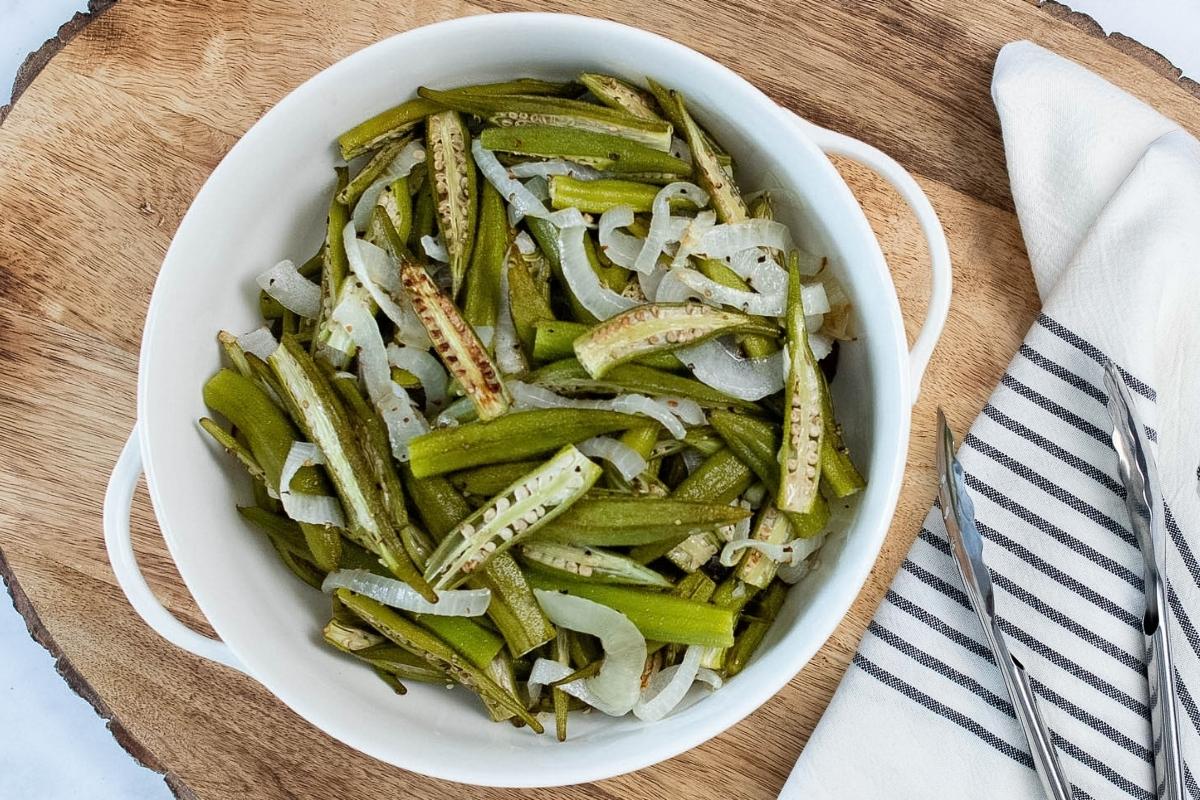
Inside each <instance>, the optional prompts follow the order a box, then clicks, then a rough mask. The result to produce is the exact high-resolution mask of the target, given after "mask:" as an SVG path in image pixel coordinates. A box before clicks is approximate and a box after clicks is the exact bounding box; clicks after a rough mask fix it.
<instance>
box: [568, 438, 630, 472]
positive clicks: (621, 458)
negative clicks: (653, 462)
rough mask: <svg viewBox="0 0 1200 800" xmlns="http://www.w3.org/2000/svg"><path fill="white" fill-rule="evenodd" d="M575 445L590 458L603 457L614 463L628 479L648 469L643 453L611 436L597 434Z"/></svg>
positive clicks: (618, 470)
mask: <svg viewBox="0 0 1200 800" xmlns="http://www.w3.org/2000/svg"><path fill="white" fill-rule="evenodd" d="M575 447H576V448H577V449H578V450H579V452H581V453H583V454H584V455H585V456H587V457H588V458H602V459H604V460H605V461H607V462H608V463H610V464H612V465H613V467H614V468H616V470H617V472H619V473H621V477H622V478H624V479H625V480H627V481H631V480H633V479H634V478H636V477H637V476H638V475H641V474H642V472H644V471H645V469H646V459H644V458H642V454H641V453H639V452H638V451H636V450H634V449H633V448H632V447H630V446H629V445H627V444H625V443H624V442H622V441H621V440H619V439H614V438H612V437H611V436H596V437H594V438H591V439H588V440H587V441H585V442H580V443H579V444H577V445H575Z"/></svg>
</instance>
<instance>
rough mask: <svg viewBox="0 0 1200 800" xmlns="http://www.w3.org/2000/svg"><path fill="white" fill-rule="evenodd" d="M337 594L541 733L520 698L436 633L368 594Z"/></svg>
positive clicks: (411, 649) (391, 636)
mask: <svg viewBox="0 0 1200 800" xmlns="http://www.w3.org/2000/svg"><path fill="white" fill-rule="evenodd" d="M336 595H337V598H338V599H339V600H341V601H342V603H344V604H345V605H346V607H347V608H349V609H350V610H351V611H353V612H354V613H355V614H356V615H358V616H359V617H360V618H362V620H363V621H364V622H366V623H367V624H368V625H370V626H371V627H372V628H374V629H375V630H377V631H379V632H380V633H382V634H383V635H384V636H386V637H387V638H388V639H391V640H392V641H393V642H395V643H396V644H397V645H399V646H400V647H402V648H404V649H405V650H407V651H408V652H410V653H412V654H413V655H416V656H420V657H421V658H423V659H425V660H426V661H427V662H429V663H430V664H431V665H432V666H435V667H437V668H439V669H442V670H445V672H446V673H447V674H448V675H449V676H450V677H451V678H453V679H454V680H455V681H457V682H459V683H461V684H462V685H464V686H466V687H467V688H469V689H473V690H475V691H476V692H478V693H479V695H480V696H482V697H487V698H488V699H489V700H491V701H492V702H494V703H495V704H496V705H497V706H498V707H500V708H503V709H505V710H506V711H511V712H512V713H513V714H514V715H515V716H517V717H520V718H521V719H522V720H524V722H525V724H526V725H528V726H529V727H530V728H532V729H533V730H535V731H536V732H538V733H541V732H542V724H541V723H540V722H538V719H537V717H535V716H533V715H532V714H530V713H529V712H528V711H526V710H525V706H524V705H522V704H521V702H520V701H518V700H517V698H515V697H513V696H512V695H510V694H509V693H508V692H507V691H505V689H504V688H503V687H501V686H498V685H497V684H496V682H495V681H494V680H492V679H491V678H490V677H489V676H488V675H487V673H486V672H484V671H483V670H481V669H480V668H479V667H477V666H475V665H474V664H472V663H471V662H469V661H467V660H465V659H464V658H463V657H462V656H460V655H459V654H458V653H457V652H455V651H454V649H453V648H452V647H450V645H448V644H446V643H445V642H444V641H442V640H441V639H439V638H438V637H437V636H435V635H434V634H432V633H430V632H429V631H427V630H425V629H424V628H422V627H421V626H420V625H417V624H416V623H414V622H411V621H409V620H407V619H405V618H404V617H403V616H401V615H400V614H398V613H397V612H395V611H393V610H392V609H390V608H387V607H386V606H384V605H382V604H380V603H377V602H375V601H374V600H372V599H370V598H369V597H363V596H361V595H356V594H354V593H353V592H350V591H347V590H346V589H338V590H337V592H336Z"/></svg>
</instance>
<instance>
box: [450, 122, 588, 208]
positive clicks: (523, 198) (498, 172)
mask: <svg viewBox="0 0 1200 800" xmlns="http://www.w3.org/2000/svg"><path fill="white" fill-rule="evenodd" d="M471 154H472V155H473V156H474V157H475V166H477V167H479V171H480V172H481V173H483V177H484V178H485V179H486V180H487V182H488V183H490V184H492V186H494V187H496V191H498V192H499V193H500V196H501V197H503V198H504V199H505V200H506V201H507V202H508V204H509V207H510V208H509V211H510V213H511V214H512V215H513V216H515V217H516V219H515V220H513V219H512V218H511V217H510V220H511V221H512V222H513V223H514V224H515V223H517V222H520V221H521V219H522V218H524V217H537V218H539V219H544V220H548V221H549V222H551V223H553V224H554V225H557V226H558V227H560V228H562V227H569V226H574V225H580V226H582V225H584V224H585V223H584V219H583V214H581V213H580V212H579V209H577V208H564V209H562V210H561V211H555V212H550V211H549V210H547V209H546V206H545V204H544V203H543V202H542V201H541V200H539V199H538V197H537V196H536V195H535V194H534V193H533V192H532V191H530V190H529V188H528V187H526V186H525V184H523V183H521V182H520V181H519V180H517V179H516V178H514V177H513V176H512V175H511V174H509V171H508V169H507V168H505V166H504V165H503V164H501V163H500V160H499V159H497V158H496V156H495V154H493V153H492V152H491V151H490V150H485V149H484V147H483V145H482V144H480V142H479V140H478V139H475V140H474V141H472V142H471Z"/></svg>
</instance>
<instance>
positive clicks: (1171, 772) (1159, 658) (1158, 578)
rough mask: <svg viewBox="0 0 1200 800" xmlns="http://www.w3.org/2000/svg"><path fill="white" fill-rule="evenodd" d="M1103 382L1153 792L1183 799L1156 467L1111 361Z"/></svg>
mask: <svg viewBox="0 0 1200 800" xmlns="http://www.w3.org/2000/svg"><path fill="white" fill-rule="evenodd" d="M1104 386H1105V388H1106V389H1108V413H1109V415H1110V416H1111V417H1112V423H1113V434H1112V443H1113V447H1114V448H1115V449H1116V451H1117V465H1118V468H1119V469H1120V473H1121V482H1122V483H1124V484H1125V505H1126V506H1127V507H1128V509H1129V520H1130V524H1131V526H1132V528H1133V533H1134V536H1135V537H1136V538H1137V543H1138V547H1139V548H1140V549H1141V551H1142V559H1143V561H1144V562H1145V566H1144V567H1143V578H1144V581H1145V585H1146V612H1145V615H1144V616H1143V617H1142V633H1143V634H1144V635H1145V637H1146V676H1147V680H1149V682H1150V733H1151V736H1152V740H1151V741H1152V742H1153V750H1154V778H1155V785H1156V789H1157V791H1156V795H1155V796H1156V797H1158V798H1159V800H1183V798H1184V796H1185V795H1184V793H1183V762H1182V760H1181V757H1180V752H1179V712H1178V702H1177V700H1176V696H1175V681H1174V680H1173V676H1174V675H1175V669H1174V666H1173V665H1172V662H1171V640H1170V637H1169V636H1168V620H1169V615H1168V613H1167V583H1166V578H1165V575H1166V555H1167V530H1166V519H1165V513H1164V506H1163V499H1162V490H1161V488H1160V484H1159V482H1158V468H1157V467H1156V466H1155V464H1154V456H1153V455H1152V454H1151V453H1150V447H1149V445H1148V443H1147V437H1146V428H1145V426H1143V425H1142V423H1141V421H1140V420H1139V419H1138V416H1137V412H1136V411H1135V410H1134V405H1133V397H1132V396H1131V395H1130V394H1129V389H1128V388H1126V386H1125V381H1124V380H1123V379H1122V377H1121V373H1120V371H1119V370H1118V369H1117V367H1116V365H1115V364H1113V363H1112V362H1111V361H1106V362H1105V364H1104Z"/></svg>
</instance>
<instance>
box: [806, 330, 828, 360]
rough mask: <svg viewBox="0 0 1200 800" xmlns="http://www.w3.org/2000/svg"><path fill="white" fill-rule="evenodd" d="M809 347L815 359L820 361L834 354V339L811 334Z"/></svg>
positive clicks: (819, 334)
mask: <svg viewBox="0 0 1200 800" xmlns="http://www.w3.org/2000/svg"><path fill="white" fill-rule="evenodd" d="M808 347H809V349H811V350H812V353H813V358H815V359H816V360H817V361H820V360H821V359H823V358H825V357H826V356H828V355H829V354H830V353H832V352H833V339H830V338H829V337H828V336H825V335H824V334H821V333H810V334H809V335H808Z"/></svg>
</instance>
